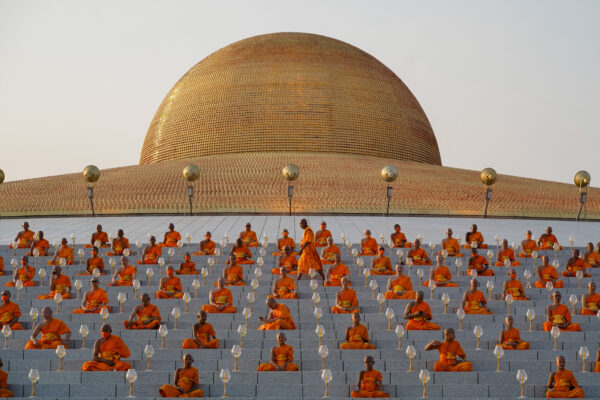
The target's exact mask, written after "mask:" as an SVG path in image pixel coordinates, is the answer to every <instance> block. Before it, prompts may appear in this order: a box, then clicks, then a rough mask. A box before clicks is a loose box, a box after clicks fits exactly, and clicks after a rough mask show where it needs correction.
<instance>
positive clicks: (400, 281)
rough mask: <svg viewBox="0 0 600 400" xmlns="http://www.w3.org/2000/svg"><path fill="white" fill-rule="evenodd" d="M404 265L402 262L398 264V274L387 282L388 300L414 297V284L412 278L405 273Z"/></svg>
mask: <svg viewBox="0 0 600 400" xmlns="http://www.w3.org/2000/svg"><path fill="white" fill-rule="evenodd" d="M403 270H404V267H403V266H402V264H396V275H394V276H390V278H389V279H388V283H387V291H386V292H385V298H386V299H387V300H407V299H414V298H415V292H413V285H412V282H411V281H410V278H409V277H408V276H406V275H403V274H402V272H403Z"/></svg>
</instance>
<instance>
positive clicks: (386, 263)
mask: <svg viewBox="0 0 600 400" xmlns="http://www.w3.org/2000/svg"><path fill="white" fill-rule="evenodd" d="M371 275H394V270H393V269H392V262H391V261H390V259H389V258H388V257H386V256H381V257H379V258H376V259H374V264H373V268H371Z"/></svg>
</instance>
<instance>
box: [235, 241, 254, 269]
mask: <svg viewBox="0 0 600 400" xmlns="http://www.w3.org/2000/svg"><path fill="white" fill-rule="evenodd" d="M233 254H234V255H235V262H236V263H238V264H254V261H253V260H252V252H250V249H249V248H248V246H244V245H242V247H234V248H233Z"/></svg>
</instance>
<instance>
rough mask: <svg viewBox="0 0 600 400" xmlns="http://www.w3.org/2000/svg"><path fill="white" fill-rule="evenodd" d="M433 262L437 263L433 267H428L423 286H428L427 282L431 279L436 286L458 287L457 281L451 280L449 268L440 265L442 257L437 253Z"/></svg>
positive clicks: (442, 260)
mask: <svg viewBox="0 0 600 400" xmlns="http://www.w3.org/2000/svg"><path fill="white" fill-rule="evenodd" d="M435 262H436V263H437V264H436V265H435V267H433V268H430V269H429V280H428V281H426V282H425V284H424V286H425V287H429V282H430V281H433V282H434V283H435V286H436V287H458V283H456V282H452V274H451V273H450V269H449V268H448V267H447V266H445V265H442V263H443V262H444V257H442V256H441V255H439V254H438V256H437V257H436V258H435Z"/></svg>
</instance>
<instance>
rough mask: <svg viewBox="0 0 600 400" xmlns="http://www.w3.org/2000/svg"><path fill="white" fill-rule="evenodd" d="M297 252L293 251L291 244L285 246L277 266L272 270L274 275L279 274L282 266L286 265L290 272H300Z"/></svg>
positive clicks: (294, 273) (292, 273) (295, 273)
mask: <svg viewBox="0 0 600 400" xmlns="http://www.w3.org/2000/svg"><path fill="white" fill-rule="evenodd" d="M295 254H296V253H293V252H292V248H291V247H290V246H284V248H283V255H281V256H279V259H278V260H277V267H275V268H273V269H272V270H271V273H272V274H274V275H278V274H279V270H280V268H281V267H284V268H285V269H286V271H287V273H288V274H291V275H297V274H298V259H297V258H296V255H295Z"/></svg>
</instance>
